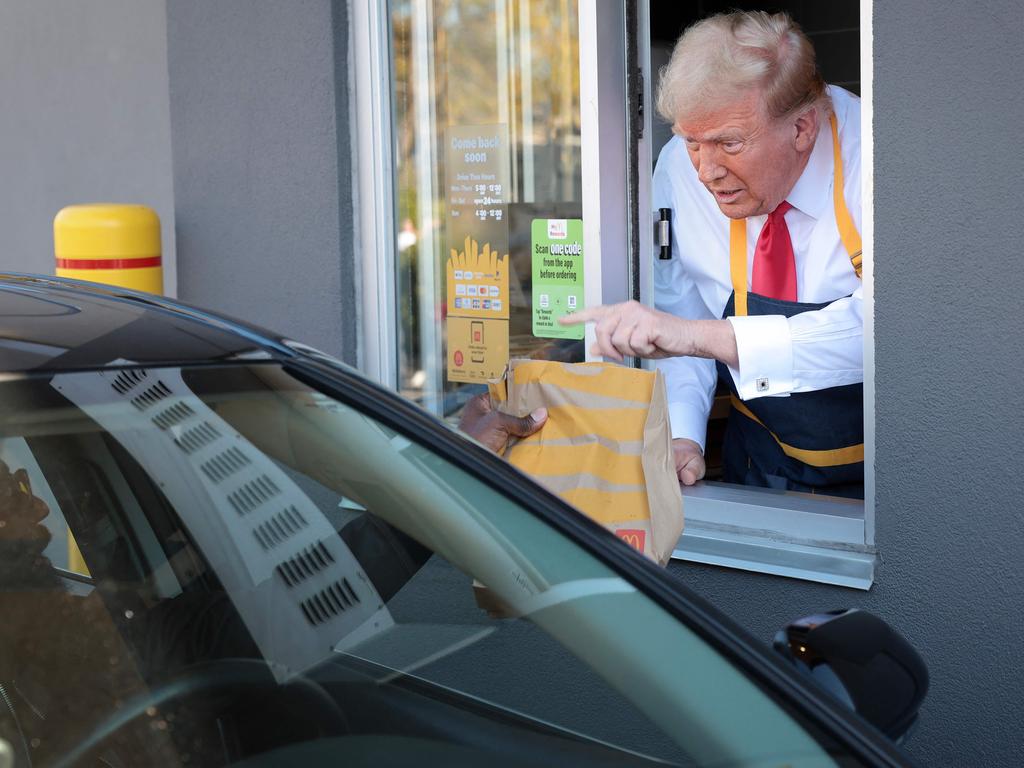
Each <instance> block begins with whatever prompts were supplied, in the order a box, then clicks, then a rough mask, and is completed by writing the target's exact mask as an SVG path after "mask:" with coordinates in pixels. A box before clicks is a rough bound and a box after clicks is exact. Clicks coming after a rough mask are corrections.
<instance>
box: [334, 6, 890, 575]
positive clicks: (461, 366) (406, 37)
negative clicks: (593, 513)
mask: <svg viewBox="0 0 1024 768" xmlns="http://www.w3.org/2000/svg"><path fill="white" fill-rule="evenodd" d="M357 6H363V4H356V5H355V6H353V8H352V14H353V18H352V22H353V36H352V39H353V42H354V48H355V50H354V58H355V69H356V78H355V79H356V84H357V88H356V98H357V102H356V111H355V115H356V122H357V137H356V138H357V162H358V168H359V175H358V179H357V181H356V184H357V188H358V193H359V195H358V198H359V201H360V239H361V243H362V246H363V271H362V274H363V284H362V286H361V290H362V302H363V305H362V318H363V321H364V332H363V351H364V354H363V361H362V363H363V366H364V367H365V368H366V369H367V370H368V371H369V372H370V373H371V374H372V375H374V376H376V377H377V378H378V379H379V380H380V381H382V382H383V383H385V384H387V385H388V386H391V387H394V388H396V389H398V390H399V391H400V392H402V393H403V394H404V395H406V396H407V397H409V398H410V399H412V400H414V401H417V402H419V403H420V404H421V405H422V406H423V407H424V408H426V409H428V410H430V411H432V412H434V413H435V414H437V415H439V416H442V417H446V416H450V415H452V414H453V413H455V412H457V411H458V409H459V408H460V407H461V406H462V404H464V403H465V402H466V400H468V399H469V397H471V396H472V395H473V394H475V393H477V392H480V391H482V390H483V388H484V385H485V383H486V381H487V380H488V379H490V378H493V377H495V376H497V375H499V374H500V373H501V371H502V369H503V368H504V366H505V363H506V362H507V360H508V359H509V358H510V357H512V358H517V357H534V358H542V359H551V360H562V361H567V362H580V361H584V360H588V359H590V358H589V356H588V352H587V350H588V349H589V346H590V344H589V343H588V339H586V338H584V331H583V330H582V328H578V327H577V328H565V327H562V326H560V325H559V324H558V323H557V318H558V317H559V316H561V315H563V314H566V313H567V312H570V311H573V310H575V309H577V308H580V307H583V306H593V305H596V304H608V303H614V302H619V301H625V300H628V299H637V300H639V301H641V302H643V303H648V304H649V303H651V302H652V299H653V295H652V294H653V291H652V259H653V258H654V254H655V223H656V222H655V220H656V218H657V216H656V214H655V213H653V212H652V205H651V200H652V193H651V171H652V168H653V164H654V161H655V160H656V158H657V155H658V152H659V151H660V149H661V147H662V146H663V145H664V144H665V142H666V141H667V140H668V139H669V138H670V137H671V132H670V128H669V126H668V125H667V124H666V123H664V121H662V120H661V119H660V118H659V117H658V116H657V115H656V114H655V112H654V109H653V106H652V93H653V91H654V87H655V86H656V83H657V77H658V70H659V69H660V67H661V66H662V65H663V64H664V63H665V62H666V61H667V59H668V56H669V54H670V53H671V49H672V46H673V44H674V42H675V40H676V38H677V37H678V35H679V34H680V33H681V31H682V30H683V29H684V28H685V27H686V26H688V25H689V24H690V23H692V22H693V21H696V20H697V19H699V18H702V17H704V16H707V15H709V14H712V13H716V12H720V11H726V10H729V9H730V8H731V7H732V5H731V4H728V3H719V2H714V1H712V2H700V3H675V2H672V3H668V2H657V1H655V2H647V1H646V0H639V1H638V2H633V1H630V2H625V3H606V2H604V1H603V0H388V1H385V0H380V1H379V2H372V3H367V4H365V6H363V7H357ZM762 6H763V9H764V10H779V9H780V8H778V7H777V6H775V5H771V4H767V3H747V4H745V6H744V7H745V8H749V9H758V8H761V7H762ZM782 10H788V11H789V13H790V14H791V15H792V16H793V17H794V18H795V20H796V21H797V22H798V23H800V24H801V25H802V26H803V28H804V30H805V32H806V33H807V34H808V36H809V37H810V38H811V40H812V41H813V42H814V44H815V48H816V50H817V54H818V60H819V66H820V68H821V70H822V74H823V75H824V78H825V80H826V81H827V82H829V83H832V84H835V85H839V86H842V87H844V88H846V89H847V90H849V91H852V92H853V93H856V94H859V95H861V96H862V97H864V98H863V118H862V133H863V136H864V137H865V139H864V142H865V144H866V145H867V146H866V147H865V150H864V152H865V154H864V163H863V167H864V168H865V169H870V120H871V110H870V76H869V75H868V76H867V77H864V76H862V72H863V71H865V70H864V69H863V66H864V65H862V63H861V62H862V61H863V62H866V63H867V66H869V65H870V48H869V46H870V28H869V25H870V3H869V2H865V3H858V2H857V0H847V1H846V2H843V3H836V4H830V5H828V6H827V7H824V6H821V4H818V5H814V4H811V5H810V6H807V4H795V3H790V4H789V7H787V8H782ZM862 19H863V20H864V21H863V22H862ZM381 168H384V169H385V173H384V174H381V173H380V172H379V169H381ZM866 179H867V180H866V181H865V183H864V187H865V188H864V231H863V232H862V233H861V234H862V236H863V240H864V265H865V266H864V294H865V302H866V303H865V313H864V314H865V317H866V318H868V320H866V322H867V323H868V324H869V327H867V328H865V339H866V341H865V392H866V395H865V414H866V420H865V427H866V428H865V438H866V439H865V458H866V461H865V467H866V475H867V476H866V478H865V479H866V500H865V501H864V502H863V503H862V502H860V501H852V500H848V499H834V498H823V497H820V498H819V497H814V498H812V497H809V496H807V495H805V494H792V493H786V494H780V493H772V492H765V491H763V490H761V489H753V488H749V487H744V486H729V485H726V484H722V483H717V482H715V481H716V479H717V478H718V477H720V475H719V474H718V473H719V472H720V466H719V465H720V453H719V444H720V441H721V433H722V431H723V424H724V420H725V418H726V415H727V413H728V409H729V398H728V395H727V394H724V393H720V397H718V398H716V405H715V407H714V408H713V410H712V415H711V420H710V422H709V427H708V444H707V460H708V477H707V481H706V482H705V483H703V484H702V485H699V486H696V487H694V488H689V489H686V491H685V494H684V496H685V504H686V514H687V528H686V532H685V533H684V535H683V537H682V539H681V540H680V544H679V547H678V549H677V552H676V556H677V557H680V558H683V559H691V560H695V561H698V562H705V563H711V564H718V565H727V566H733V567H738V568H744V569H750V570H759V571H766V572H770V573H777V574H782V575H790V576H797V577H801V578H809V579H814V580H819V581H826V582H830V583H837V584H844V585H847V586H854V587H860V588H867V587H868V586H870V584H871V582H872V579H873V572H874V571H873V568H874V555H873V542H874V521H873V468H872V466H871V459H872V456H873V437H874V435H873V381H872V376H873V371H872V368H873V347H872V341H871V332H870V331H871V329H870V316H871V311H870V310H871V280H872V268H871V258H872V254H871V217H870V210H871V206H870V201H871V190H870V175H869V172H868V175H867V176H866ZM587 333H588V334H589V333H591V331H590V330H589V329H588V331H587ZM627 363H629V364H634V365H647V364H646V363H640V362H639V361H627Z"/></svg>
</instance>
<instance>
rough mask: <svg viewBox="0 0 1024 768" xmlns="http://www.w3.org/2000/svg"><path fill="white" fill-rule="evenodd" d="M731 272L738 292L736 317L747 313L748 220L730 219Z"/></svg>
mask: <svg viewBox="0 0 1024 768" xmlns="http://www.w3.org/2000/svg"><path fill="white" fill-rule="evenodd" d="M729 274H730V275H731V276H732V289H733V291H734V292H735V294H736V308H735V315H736V317H745V316H746V314H747V220H746V219H730V221H729Z"/></svg>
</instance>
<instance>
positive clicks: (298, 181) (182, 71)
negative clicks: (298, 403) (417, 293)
mask: <svg viewBox="0 0 1024 768" xmlns="http://www.w3.org/2000/svg"><path fill="white" fill-rule="evenodd" d="M346 15H347V6H346V3H345V2H344V1H341V2H335V3H332V2H330V1H329V0H301V1H299V0H290V1H289V2H287V3H254V2H250V1H249V0H226V1H223V0H221V1H219V2H216V3H211V2H208V1H207V0H175V2H172V3H168V6H167V51H168V69H169V73H170V103H171V138H172V147H173V156H174V185H175V188H174V193H175V213H176V217H177V237H178V264H179V274H180V277H179V285H180V291H179V295H180V297H181V298H182V299H183V300H185V301H188V302H191V303H194V304H198V305H201V306H204V307H207V308H210V309H214V310H217V311H220V312H224V313H226V314H229V315H233V316H235V317H238V318H241V319H244V320H248V321H251V322H255V323H258V324H260V325H265V326H266V327H268V328H271V329H273V330H275V331H279V332H282V333H285V334H288V335H291V336H293V337H295V338H297V339H299V340H301V341H303V342H306V343H309V344H312V345H314V346H316V347H319V348H320V349H322V350H324V351H325V352H328V353H331V354H334V355H337V356H340V357H342V358H344V359H346V360H349V361H354V360H355V353H356V346H355V340H356V338H357V335H356V334H357V327H356V323H357V317H358V314H359V313H358V303H357V296H358V293H357V291H356V279H355V274H356V273H355V268H356V267H355V262H356V260H355V258H354V257H353V246H352V243H353V219H352V194H351V190H352V182H351V156H350V153H351V150H350V141H349V137H348V112H347V110H348V67H347V60H348V58H347V52H346V51H344V50H339V51H337V54H338V55H337V56H336V51H335V37H337V38H338V40H339V41H341V44H342V45H346V41H347V18H346ZM336 31H337V35H336ZM339 94H340V97H338V96H339ZM339 147H340V150H341V151H339Z"/></svg>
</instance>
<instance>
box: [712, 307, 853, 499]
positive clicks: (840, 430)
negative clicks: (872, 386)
mask: <svg viewBox="0 0 1024 768" xmlns="http://www.w3.org/2000/svg"><path fill="white" fill-rule="evenodd" d="M826 306H828V304H803V303H799V302H790V301H781V300H779V299H770V298H768V297H766V296H760V295H758V294H756V293H748V294H747V314H748V315H785V316H786V317H792V316H793V315H796V314H799V313H800V312H808V311H811V310H816V309H822V308H823V307H826ZM733 314H735V294H734V295H733V296H731V297H730V298H729V303H728V304H727V305H726V308H725V312H724V314H723V317H730V316H732V315H733ZM718 376H719V378H720V379H721V380H722V381H725V382H727V383H728V385H729V392H730V394H731V396H732V402H733V408H732V410H731V411H730V413H729V422H728V424H727V425H726V428H725V443H724V445H723V447H722V463H723V471H724V478H723V479H724V480H725V481H726V482H727V483H742V484H744V485H757V486H762V487H766V488H780V489H787V490H795V491H807V492H811V493H827V494H829V495H831V496H848V497H851V498H858V499H862V498H864V458H863V457H864V449H863V443H864V386H863V385H862V384H849V385H846V386H842V387H830V388H829V389H820V390H815V391H811V392H798V393H793V394H790V395H789V397H758V398H754V399H752V400H747V401H746V402H741V401H740V400H739V396H738V394H737V392H736V385H735V383H734V382H733V379H732V374H730V373H729V369H728V368H726V366H725V365H723V364H722V363H718ZM748 414H749V415H748ZM751 415H752V416H753V418H751ZM858 448H859V451H858V450H857V449H858ZM844 450H845V452H844ZM787 451H788V453H787ZM848 458H856V459H858V460H857V461H853V462H849V463H845V460H846V459H848Z"/></svg>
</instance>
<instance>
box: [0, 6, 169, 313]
mask: <svg viewBox="0 0 1024 768" xmlns="http://www.w3.org/2000/svg"><path fill="white" fill-rule="evenodd" d="M0 137H2V140H0V178H2V179H3V183H2V184H0V231H3V237H4V244H3V248H0V269H6V270H15V271H20V272H41V273H44V274H51V275H52V274H53V270H54V260H53V217H54V215H55V214H56V213H57V211H59V210H60V209H61V208H63V207H64V206H65V205H70V204H74V203H90V202H124V203H142V204H144V205H148V206H150V207H152V208H153V209H154V210H156V212H157V214H159V216H160V219H161V222H162V223H163V224H164V226H163V251H164V278H165V292H167V293H170V294H172V295H173V293H174V285H175V267H174V228H173V226H172V222H173V221H174V197H173V192H172V181H171V146H170V116H169V106H168V101H167V32H166V13H165V9H164V0H95V1H93V2H87V3H83V2H79V1H78V0H48V1H47V2H39V0H5V1H4V2H3V3H0Z"/></svg>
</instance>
